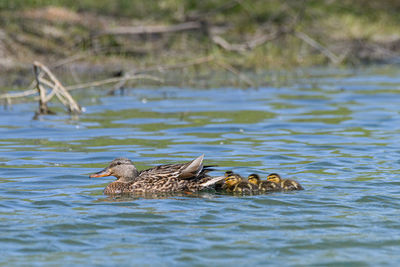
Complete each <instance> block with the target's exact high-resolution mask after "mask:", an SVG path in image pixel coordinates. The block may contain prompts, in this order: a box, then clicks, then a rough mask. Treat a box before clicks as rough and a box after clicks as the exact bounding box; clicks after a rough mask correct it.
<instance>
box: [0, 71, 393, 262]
mask: <svg viewBox="0 0 400 267" xmlns="http://www.w3.org/2000/svg"><path fill="white" fill-rule="evenodd" d="M298 76H299V77H297V79H295V80H293V81H291V82H288V83H287V84H286V85H285V86H280V87H266V88H258V89H247V90H242V89H235V88H218V89H207V90H194V89H187V88H161V89H149V88H138V89H133V90H130V91H127V95H125V96H113V97H110V96H104V95H101V96H97V95H98V94H99V92H98V91H92V92H88V95H85V96H83V97H82V99H81V100H80V101H81V103H82V104H83V105H85V106H86V109H87V112H86V113H85V114H83V115H82V116H80V118H79V119H78V120H73V119H70V118H69V117H68V116H67V115H65V114H63V113H60V114H58V115H56V116H44V117H41V118H40V119H39V120H36V121H34V120H32V116H33V112H32V111H33V110H35V108H36V103H31V104H20V105H15V106H14V107H13V109H12V110H1V111H0V113H1V116H0V167H1V169H0V184H1V187H0V192H1V194H0V196H1V202H0V214H1V217H0V218H1V220H0V230H1V233H2V234H1V236H0V244H1V247H2V257H0V263H2V264H6V265H31V264H32V263H35V264H37V265H45V264H48V265H68V266H70V265H72V264H81V265H84V264H85V265H86V264H87V263H88V262H90V263H91V264H93V265H94V264H96V265H116V264H122V265H164V266H165V265H184V264H187V265H189V264H190V265H194V264H197V265H228V264H235V265H252V264H271V265H277V264H281V263H282V262H285V263H288V264H292V265H312V264H316V265H319V264H324V265H325V264H326V265H328V264H331V265H341V264H346V265H362V266H364V265H377V264H381V265H383V264H391V265H394V264H396V263H397V262H399V260H400V256H398V244H399V242H400V237H399V236H400V223H399V220H398V216H397V214H398V212H399V207H400V197H399V195H400V189H399V187H398V186H399V185H400V182H399V181H398V176H399V174H400V171H399V167H398V166H399V162H400V161H399V158H400V143H399V138H400V116H399V114H400V105H399V103H400V102H399V97H400V90H399V89H400V78H399V77H400V69H397V68H384V67H380V68H374V69H372V68H371V69H365V70H359V71H351V70H329V69H321V70H307V71H303V72H299V73H298ZM203 153H205V154H206V157H205V164H210V165H219V166H220V167H219V168H217V169H218V170H217V171H215V172H213V173H211V174H212V175H221V174H223V173H224V172H225V171H226V170H233V171H235V172H239V173H241V174H243V175H244V176H247V175H248V174H250V173H260V174H262V176H263V178H265V177H266V175H267V174H269V173H271V172H277V173H280V174H282V175H283V176H284V177H285V178H289V179H296V180H298V181H299V182H300V183H301V184H302V185H304V187H305V188H306V190H304V191H296V192H278V193H272V194H262V195H251V196H238V195H230V194H220V193H213V192H200V193H194V194H185V193H181V194H173V195H168V194H161V195H160V194H157V195H148V194H146V195H125V196H113V197H109V196H104V195H103V194H102V190H103V189H104V187H105V186H106V185H107V184H108V183H109V182H111V181H112V179H113V178H98V179H89V178H87V175H88V174H89V173H92V172H94V171H96V170H98V169H100V168H102V167H104V165H105V164H107V163H108V162H110V161H111V160H112V159H114V158H116V157H120V156H124V157H128V158H130V159H132V160H133V162H134V163H135V165H136V167H137V168H138V169H144V168H148V167H150V166H154V165H156V164H164V163H175V162H185V161H188V160H191V159H193V158H195V157H197V156H199V155H201V154H203Z"/></svg>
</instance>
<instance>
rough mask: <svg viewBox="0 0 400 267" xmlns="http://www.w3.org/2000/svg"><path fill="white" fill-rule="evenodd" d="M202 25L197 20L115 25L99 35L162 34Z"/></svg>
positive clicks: (197, 27)
mask: <svg viewBox="0 0 400 267" xmlns="http://www.w3.org/2000/svg"><path fill="white" fill-rule="evenodd" d="M201 27H202V25H201V23H200V22H198V21H191V22H185V23H181V24H175V25H171V26H165V25H151V26H136V27H128V26H127V27H123V26H121V27H115V28H110V29H105V30H104V31H102V32H100V34H99V35H105V34H113V35H120V34H121V35H122V34H126V35H140V34H163V33H170V32H180V31H189V30H197V29H200V28H201Z"/></svg>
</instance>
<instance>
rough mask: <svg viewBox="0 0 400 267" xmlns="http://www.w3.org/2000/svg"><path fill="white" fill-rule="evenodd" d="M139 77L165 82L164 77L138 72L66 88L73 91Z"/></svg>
mask: <svg viewBox="0 0 400 267" xmlns="http://www.w3.org/2000/svg"><path fill="white" fill-rule="evenodd" d="M138 79H147V80H153V81H157V82H160V83H164V80H163V79H160V78H157V77H155V76H151V75H146V74H140V75H139V74H138V75H131V76H127V77H122V78H110V79H105V80H101V81H95V82H88V83H81V84H76V85H71V86H67V87H66V89H67V90H68V91H71V90H76V89H83V88H88V87H97V86H101V85H105V84H109V83H115V82H119V81H124V80H126V81H127V80H138Z"/></svg>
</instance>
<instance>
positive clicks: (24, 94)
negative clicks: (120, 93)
mask: <svg viewBox="0 0 400 267" xmlns="http://www.w3.org/2000/svg"><path fill="white" fill-rule="evenodd" d="M137 79H148V80H154V81H157V82H160V83H164V80H163V79H160V78H157V77H155V76H152V75H146V74H137V75H132V76H128V77H123V78H110V79H105V80H100V81H95V82H88V83H81V84H76V85H71V86H66V87H65V89H66V90H67V91H71V90H77V89H83V88H87V87H97V86H101V85H105V84H109V83H115V82H119V81H122V80H137ZM41 81H42V83H43V84H46V85H47V86H49V87H51V88H53V86H54V85H52V84H51V82H50V81H48V80H46V79H44V80H43V79H42V80H41ZM48 83H50V84H48ZM36 93H37V90H33V89H32V90H26V91H24V92H21V93H14V94H9V93H7V94H2V95H0V99H12V98H20V97H27V96H32V95H35V94H36ZM54 94H55V92H53V91H52V92H51V93H50V94H49V95H48V97H50V95H51V96H53V95H54Z"/></svg>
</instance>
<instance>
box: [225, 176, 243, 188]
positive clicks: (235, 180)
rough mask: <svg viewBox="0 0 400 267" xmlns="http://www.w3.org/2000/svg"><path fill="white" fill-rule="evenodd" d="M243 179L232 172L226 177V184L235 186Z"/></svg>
mask: <svg viewBox="0 0 400 267" xmlns="http://www.w3.org/2000/svg"><path fill="white" fill-rule="evenodd" d="M241 181H242V177H241V176H240V175H238V174H231V175H229V176H227V177H226V178H225V184H226V185H228V186H235V185H236V184H238V183H240V182H241Z"/></svg>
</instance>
